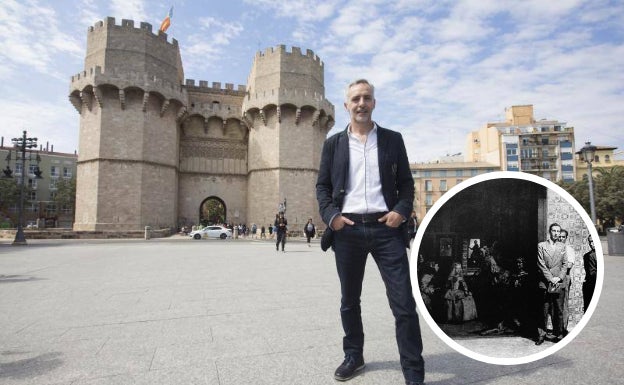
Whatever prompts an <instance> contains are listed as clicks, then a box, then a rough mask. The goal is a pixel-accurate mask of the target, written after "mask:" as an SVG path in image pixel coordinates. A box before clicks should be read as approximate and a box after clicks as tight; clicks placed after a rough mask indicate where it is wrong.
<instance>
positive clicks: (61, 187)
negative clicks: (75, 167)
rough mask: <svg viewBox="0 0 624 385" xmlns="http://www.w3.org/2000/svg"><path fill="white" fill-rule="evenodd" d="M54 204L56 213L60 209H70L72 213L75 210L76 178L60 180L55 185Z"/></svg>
mask: <svg viewBox="0 0 624 385" xmlns="http://www.w3.org/2000/svg"><path fill="white" fill-rule="evenodd" d="M54 204H55V205H56V209H57V211H58V210H60V209H61V208H63V207H64V208H67V209H71V212H72V213H73V212H74V211H75V208H76V178H75V177H73V178H71V179H64V178H60V179H59V180H58V182H57V183H56V195H55V196H54Z"/></svg>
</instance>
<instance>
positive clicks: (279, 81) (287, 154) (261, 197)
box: [242, 45, 334, 230]
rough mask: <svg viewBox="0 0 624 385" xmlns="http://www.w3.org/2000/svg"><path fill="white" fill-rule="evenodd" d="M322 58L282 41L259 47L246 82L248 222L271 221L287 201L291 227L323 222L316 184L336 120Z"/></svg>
mask: <svg viewBox="0 0 624 385" xmlns="http://www.w3.org/2000/svg"><path fill="white" fill-rule="evenodd" d="M323 71H324V67H323V63H322V62H321V60H320V59H319V57H318V56H316V55H315V54H314V53H313V52H312V51H311V50H307V51H306V53H302V52H301V49H300V48H297V47H292V49H291V52H288V51H287V50H286V47H285V46H283V45H280V46H277V47H276V48H269V49H267V50H266V51H265V52H264V53H262V52H258V53H257V54H256V56H255V59H254V62H253V66H252V69H251V72H250V75H249V79H248V82H247V95H246V97H245V99H244V101H243V106H242V111H243V119H244V120H245V123H246V124H247V126H248V127H249V149H248V151H249V152H248V154H249V155H248V163H249V164H248V194H247V199H248V201H247V207H248V213H247V214H248V219H249V222H250V223H251V222H254V223H258V224H266V223H272V222H273V220H274V218H275V213H276V212H277V211H278V207H279V206H278V205H279V204H280V203H283V202H284V201H285V200H286V216H287V218H288V221H289V225H294V226H296V227H294V226H293V227H291V229H292V230H301V228H302V227H303V224H304V223H305V222H306V221H307V219H308V218H309V217H312V218H313V219H314V221H315V223H317V224H320V223H321V220H320V217H319V215H318V205H317V203H316V193H315V184H316V178H317V175H318V167H319V162H320V155H321V147H322V144H323V141H324V140H325V138H326V136H327V132H328V131H329V130H330V129H331V127H332V126H333V123H334V118H333V117H334V106H333V105H332V104H331V103H330V102H329V101H328V100H326V99H325V86H324V73H323Z"/></svg>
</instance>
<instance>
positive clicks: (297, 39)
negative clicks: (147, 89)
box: [0, 0, 624, 162]
mask: <svg viewBox="0 0 624 385" xmlns="http://www.w3.org/2000/svg"><path fill="white" fill-rule="evenodd" d="M171 5H173V6H174V14H173V20H172V25H171V27H170V29H169V30H168V31H167V33H168V35H169V39H171V38H175V39H177V40H178V42H179V44H180V48H181V54H182V61H183V63H184V71H185V77H186V78H190V79H195V80H208V81H209V82H213V81H217V82H221V83H222V84H223V83H234V84H245V83H246V80H247V76H248V74H249V70H250V68H251V64H252V61H253V57H254V55H255V53H256V52H257V51H259V50H264V49H266V48H267V47H271V46H277V45H279V44H285V45H287V46H298V47H301V48H302V49H303V50H304V51H305V49H311V50H313V51H314V52H315V53H316V54H317V55H318V56H320V58H321V60H323V61H324V63H325V83H326V84H325V86H326V97H327V98H328V99H329V100H330V101H331V102H332V103H333V104H334V105H335V106H336V125H335V127H334V129H333V130H332V131H331V133H333V132H336V131H338V130H340V129H342V128H344V125H345V123H346V121H347V114H346V113H345V112H344V108H343V106H342V102H343V88H344V86H345V84H347V83H348V82H349V81H351V80H353V79H354V78H359V77H365V78H368V79H369V80H370V81H371V82H373V83H374V84H375V86H376V88H377V90H376V99H377V108H376V110H375V113H374V118H375V120H376V121H377V122H378V123H379V124H381V125H383V126H385V127H389V128H392V129H395V130H397V131H400V132H402V133H403V135H404V137H405V141H406V144H407V147H408V155H409V158H410V161H411V162H422V161H428V160H431V159H434V158H436V157H439V156H443V155H445V154H453V153H457V152H464V151H465V150H464V142H465V138H466V135H467V134H468V133H469V132H470V131H473V130H476V129H478V128H480V127H482V126H483V125H485V123H487V122H491V121H502V120H504V111H505V108H506V107H509V106H512V105H521V104H533V105H534V111H535V117H536V119H538V120H539V119H556V120H559V121H562V122H565V123H567V125H568V126H573V127H575V132H576V147H577V149H580V148H581V147H582V146H583V144H584V142H585V141H588V140H590V141H591V142H592V143H593V144H596V145H613V146H617V147H618V148H619V150H624V129H623V126H624V120H623V118H622V116H623V115H622V112H623V111H624V3H623V2H622V1H609V0H591V1H582V0H558V1H543V0H525V1H499V0H465V1H444V0H443V1H440V0H431V1H429V0H410V1H408V0H403V1H401V0H399V1H377V0H359V1H351V0H345V1H308V0H296V1H284V0H280V1H277V0H253V1H252V0H249V1H247V0H242V1H236V0H230V1H227V2H226V1H190V0H186V1H178V0H176V1H173V2H171V1H169V2H160V3H159V2H154V1H141V0H123V1H122V0H112V1H110V0H109V1H88V0H71V1H65V0H63V1H36V0H20V1H19V2H18V1H14V0H2V2H0V62H1V63H2V65H1V66H0V136H3V137H4V141H5V145H7V142H10V138H13V137H16V136H19V135H20V134H21V131H22V130H24V129H26V130H28V132H29V135H31V136H37V137H38V138H39V143H40V144H44V145H45V143H46V142H49V143H50V144H53V145H54V149H55V150H56V151H63V152H73V151H74V150H78V148H77V143H78V124H79V121H78V119H79V116H78V113H77V112H76V110H75V109H74V107H73V106H72V105H71V104H70V102H69V100H68V93H69V82H70V77H71V75H73V74H76V73H78V72H80V71H82V70H83V69H84V68H83V67H84V54H85V50H86V34H87V32H86V31H87V28H88V27H89V26H91V25H93V24H95V22H97V21H98V20H103V19H104V18H105V17H107V16H112V17H115V18H116V19H117V23H118V24H119V23H120V22H121V19H132V20H135V25H138V23H139V21H146V22H149V23H151V24H152V26H153V29H154V30H157V28H158V26H159V25H160V22H161V21H162V19H163V18H164V16H165V15H166V14H167V12H168V10H169V7H170V6H171Z"/></svg>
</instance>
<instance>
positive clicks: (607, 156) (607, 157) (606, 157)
mask: <svg viewBox="0 0 624 385" xmlns="http://www.w3.org/2000/svg"><path fill="white" fill-rule="evenodd" d="M604 160H605V162H606V163H610V162H611V157H610V156H609V155H605V158H604Z"/></svg>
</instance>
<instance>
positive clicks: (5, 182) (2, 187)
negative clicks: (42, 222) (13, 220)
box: [0, 178, 19, 210]
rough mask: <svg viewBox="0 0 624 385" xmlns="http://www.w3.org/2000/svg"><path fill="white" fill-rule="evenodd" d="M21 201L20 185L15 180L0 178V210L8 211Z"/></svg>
mask: <svg viewBox="0 0 624 385" xmlns="http://www.w3.org/2000/svg"><path fill="white" fill-rule="evenodd" d="M18 201H19V185H18V184H17V183H16V182H15V179H13V178H0V210H6V209H8V208H9V207H12V206H14V205H15V204H17V202H18Z"/></svg>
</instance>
